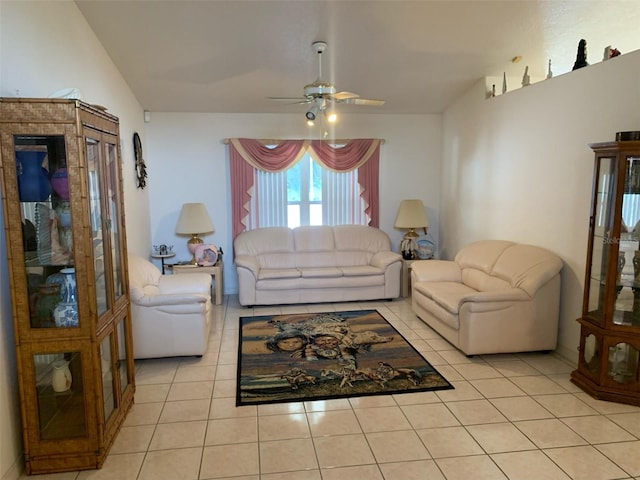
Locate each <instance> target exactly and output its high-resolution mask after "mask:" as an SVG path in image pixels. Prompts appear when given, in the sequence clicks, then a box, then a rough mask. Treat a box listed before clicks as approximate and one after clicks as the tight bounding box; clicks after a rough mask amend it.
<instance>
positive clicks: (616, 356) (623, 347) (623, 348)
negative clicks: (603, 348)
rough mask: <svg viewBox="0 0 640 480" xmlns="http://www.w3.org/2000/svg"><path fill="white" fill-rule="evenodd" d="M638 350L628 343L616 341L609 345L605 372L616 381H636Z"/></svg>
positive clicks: (623, 382)
mask: <svg viewBox="0 0 640 480" xmlns="http://www.w3.org/2000/svg"><path fill="white" fill-rule="evenodd" d="M638 353H639V352H638V350H636V349H635V348H634V347H633V345H630V344H628V343H623V342H621V343H618V344H616V345H613V346H611V347H609V364H608V370H607V374H608V375H609V376H610V377H611V378H613V380H615V381H616V382H618V383H622V384H627V383H631V382H634V381H635V382H637V381H638V380H640V379H638V378H636V375H637V372H638Z"/></svg>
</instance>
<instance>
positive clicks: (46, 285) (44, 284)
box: [13, 135, 74, 328]
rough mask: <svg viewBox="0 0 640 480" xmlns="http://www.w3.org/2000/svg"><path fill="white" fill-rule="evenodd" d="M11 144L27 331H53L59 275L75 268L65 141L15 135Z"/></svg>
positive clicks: (61, 287)
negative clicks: (15, 181) (17, 198)
mask: <svg viewBox="0 0 640 480" xmlns="http://www.w3.org/2000/svg"><path fill="white" fill-rule="evenodd" d="M13 143H14V148H15V162H16V163H15V166H16V174H17V175H16V178H17V182H18V185H17V187H18V196H19V199H20V213H21V221H22V246H23V252H24V261H25V273H26V278H27V289H28V295H29V319H30V326H31V328H52V327H56V326H57V325H56V313H55V312H56V307H57V306H58V305H59V304H60V303H61V302H63V300H64V294H65V289H64V285H63V283H64V282H63V277H62V276H61V275H60V271H61V270H62V269H64V268H68V267H70V266H73V264H74V259H73V230H72V218H71V209H70V203H69V200H70V193H69V183H68V176H67V164H66V149H65V141H64V136H63V135H32V136H30V135H15V136H14V137H13ZM66 326H71V325H66Z"/></svg>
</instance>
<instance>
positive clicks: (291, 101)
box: [267, 97, 312, 105]
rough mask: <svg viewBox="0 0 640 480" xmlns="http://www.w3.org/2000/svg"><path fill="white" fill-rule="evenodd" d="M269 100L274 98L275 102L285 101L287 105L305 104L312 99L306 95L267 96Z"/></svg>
mask: <svg viewBox="0 0 640 480" xmlns="http://www.w3.org/2000/svg"><path fill="white" fill-rule="evenodd" d="M267 98H268V99H269V100H275V101H276V102H287V103H288V104H289V105H298V104H307V103H311V102H312V99H311V98H308V97H267Z"/></svg>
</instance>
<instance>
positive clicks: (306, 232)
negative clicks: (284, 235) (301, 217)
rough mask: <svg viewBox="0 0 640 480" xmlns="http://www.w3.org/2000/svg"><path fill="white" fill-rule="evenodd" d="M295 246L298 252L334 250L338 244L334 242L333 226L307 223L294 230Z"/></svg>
mask: <svg viewBox="0 0 640 480" xmlns="http://www.w3.org/2000/svg"><path fill="white" fill-rule="evenodd" d="M293 238H294V248H293V249H291V251H293V250H294V249H295V251H296V252H332V251H333V250H335V248H336V246H335V244H334V242H333V228H331V227H328V226H324V225H307V226H303V227H298V228H296V229H294V230H293Z"/></svg>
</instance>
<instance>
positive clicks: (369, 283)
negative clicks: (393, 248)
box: [256, 275, 385, 290]
mask: <svg viewBox="0 0 640 480" xmlns="http://www.w3.org/2000/svg"><path fill="white" fill-rule="evenodd" d="M384 284H385V282H384V275H367V276H362V277H345V276H339V277H300V278H280V279H276V278H269V279H264V280H258V281H257V282H256V290H304V289H311V290H316V289H323V288H328V289H343V288H361V287H376V286H380V287H384Z"/></svg>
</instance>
